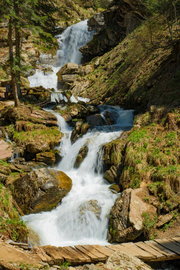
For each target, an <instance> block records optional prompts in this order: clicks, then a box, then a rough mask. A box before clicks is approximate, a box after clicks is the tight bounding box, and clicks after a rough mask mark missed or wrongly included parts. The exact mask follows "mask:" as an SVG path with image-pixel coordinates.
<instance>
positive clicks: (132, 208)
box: [108, 188, 156, 242]
mask: <svg viewBox="0 0 180 270" xmlns="http://www.w3.org/2000/svg"><path fill="white" fill-rule="evenodd" d="M142 192H144V191H143V188H139V189H134V190H133V189H126V190H125V191H124V192H123V193H122V195H121V196H120V197H119V198H118V199H117V200H116V202H115V205H114V206H113V208H112V210H111V213H110V221H109V233H108V238H109V241H110V242H127V241H131V240H135V239H136V238H137V237H138V236H140V235H141V233H142V232H143V217H142V214H143V213H144V212H146V213H151V214H156V208H155V207H153V206H151V205H149V204H148V203H145V202H144V201H143V200H142V199H141V197H140V194H141V193H142Z"/></svg>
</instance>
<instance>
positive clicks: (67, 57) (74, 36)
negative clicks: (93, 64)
mask: <svg viewBox="0 0 180 270" xmlns="http://www.w3.org/2000/svg"><path fill="white" fill-rule="evenodd" d="M93 34H94V32H93V31H88V26H87V20H86V21H82V22H79V23H77V24H74V25H72V26H69V27H68V28H67V29H66V30H65V31H64V32H63V33H62V34H61V35H59V36H57V38H58V42H59V45H60V49H59V50H58V52H57V56H58V59H59V61H58V63H57V64H58V65H59V66H63V65H65V64H66V63H76V64H81V59H82V54H81V52H80V51H79V49H80V48H81V47H83V46H84V45H86V43H87V42H88V41H90V40H91V39H92V37H93Z"/></svg>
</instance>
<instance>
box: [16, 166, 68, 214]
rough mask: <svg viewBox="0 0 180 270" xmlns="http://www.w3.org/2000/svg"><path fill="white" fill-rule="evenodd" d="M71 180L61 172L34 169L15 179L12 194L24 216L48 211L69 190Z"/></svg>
mask: <svg viewBox="0 0 180 270" xmlns="http://www.w3.org/2000/svg"><path fill="white" fill-rule="evenodd" d="M71 187H72V180H71V179H70V178H69V177H68V176H67V175H66V174H65V173H64V172H61V171H55V170H52V169H51V170H50V169H47V168H42V169H36V170H34V171H31V172H30V173H28V174H26V175H25V176H23V177H21V178H19V179H17V180H16V181H15V182H14V183H13V184H12V185H11V188H12V194H13V197H14V199H15V200H16V202H17V204H18V206H19V207H20V208H21V209H22V211H23V212H24V214H29V213H37V212H41V211H49V210H51V209H53V208H54V207H56V206H57V204H58V203H60V202H61V200H62V198H63V197H64V196H66V194H67V193H68V192H69V191H70V190H71Z"/></svg>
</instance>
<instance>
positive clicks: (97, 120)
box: [86, 114, 106, 127]
mask: <svg viewBox="0 0 180 270" xmlns="http://www.w3.org/2000/svg"><path fill="white" fill-rule="evenodd" d="M86 120H87V122H88V124H89V125H90V126H91V127H95V126H104V125H106V122H105V120H104V119H103V118H102V116H101V115H100V114H94V115H90V116H88V117H87V118H86Z"/></svg>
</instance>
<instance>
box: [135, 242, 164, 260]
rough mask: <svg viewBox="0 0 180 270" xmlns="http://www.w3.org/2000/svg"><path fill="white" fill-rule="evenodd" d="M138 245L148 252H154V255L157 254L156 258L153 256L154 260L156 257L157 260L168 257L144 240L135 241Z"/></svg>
mask: <svg viewBox="0 0 180 270" xmlns="http://www.w3.org/2000/svg"><path fill="white" fill-rule="evenodd" d="M135 245H136V246H138V247H139V248H141V249H143V250H145V251H146V252H148V253H149V254H152V255H153V256H155V258H154V257H153V258H152V260H154V259H156V261H159V260H163V258H166V256H165V255H163V254H162V253H160V252H159V251H157V250H155V249H154V248H152V247H151V246H148V245H147V244H146V243H144V242H137V243H135Z"/></svg>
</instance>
